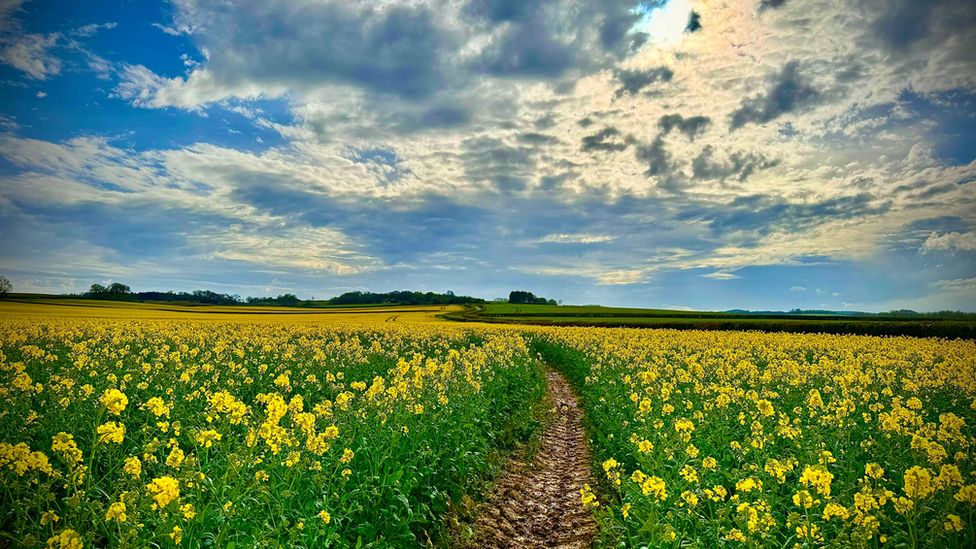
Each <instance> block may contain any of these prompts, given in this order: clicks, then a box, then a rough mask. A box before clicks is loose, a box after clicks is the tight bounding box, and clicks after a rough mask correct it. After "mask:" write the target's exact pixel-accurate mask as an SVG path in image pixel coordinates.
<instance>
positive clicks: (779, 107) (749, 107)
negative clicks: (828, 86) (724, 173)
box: [730, 61, 820, 130]
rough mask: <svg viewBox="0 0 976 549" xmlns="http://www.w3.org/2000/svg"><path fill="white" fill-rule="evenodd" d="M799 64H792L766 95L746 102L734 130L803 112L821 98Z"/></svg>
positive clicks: (735, 117) (737, 113) (734, 119)
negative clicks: (791, 113) (798, 111)
mask: <svg viewBox="0 0 976 549" xmlns="http://www.w3.org/2000/svg"><path fill="white" fill-rule="evenodd" d="M798 69H799V65H798V63H797V62H796V61H791V62H789V63H787V64H786V65H784V66H783V70H782V71H780V72H779V74H777V75H775V77H773V78H772V79H771V81H770V86H769V89H768V90H766V92H765V93H764V94H761V95H757V96H755V97H752V98H749V99H746V100H744V101H743V102H742V105H740V106H739V108H738V109H736V110H735V111H734V112H733V113H732V116H731V120H730V127H731V129H732V130H736V129H738V128H741V127H742V126H745V125H746V124H748V123H750V122H754V123H756V124H765V123H766V122H769V121H771V120H774V119H776V118H779V117H780V116H782V115H784V114H788V113H790V112H793V111H797V110H800V109H802V108H804V107H806V106H808V105H810V104H812V103H815V102H816V101H817V100H818V99H819V98H820V92H818V91H817V90H816V89H814V88H813V87H812V86H811V85H810V84H808V83H807V82H806V80H805V79H804V78H803V77H802V75H801V74H800V73H799V70H798Z"/></svg>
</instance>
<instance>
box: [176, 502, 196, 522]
mask: <svg viewBox="0 0 976 549" xmlns="http://www.w3.org/2000/svg"><path fill="white" fill-rule="evenodd" d="M180 512H181V513H183V518H185V519H186V520H191V519H192V518H193V517H195V516H197V510H196V508H195V507H193V504H192V503H187V504H185V505H182V506H180Z"/></svg>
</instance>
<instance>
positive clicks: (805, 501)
mask: <svg viewBox="0 0 976 549" xmlns="http://www.w3.org/2000/svg"><path fill="white" fill-rule="evenodd" d="M818 503H820V502H819V501H817V500H814V499H813V496H812V495H810V492H808V491H807V490H800V491H799V492H797V493H795V494H793V504H794V505H796V506H798V507H803V508H804V509H809V508H811V507H813V506H814V505H816V504H818Z"/></svg>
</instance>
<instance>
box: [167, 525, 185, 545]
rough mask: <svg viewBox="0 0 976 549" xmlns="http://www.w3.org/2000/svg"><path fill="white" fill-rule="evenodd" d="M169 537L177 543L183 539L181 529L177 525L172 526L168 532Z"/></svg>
mask: <svg viewBox="0 0 976 549" xmlns="http://www.w3.org/2000/svg"><path fill="white" fill-rule="evenodd" d="M169 537H170V538H172V539H173V543H175V544H176V545H179V544H180V543H181V542H182V541H183V529H182V528H180V527H179V526H174V527H173V531H172V532H170V533H169Z"/></svg>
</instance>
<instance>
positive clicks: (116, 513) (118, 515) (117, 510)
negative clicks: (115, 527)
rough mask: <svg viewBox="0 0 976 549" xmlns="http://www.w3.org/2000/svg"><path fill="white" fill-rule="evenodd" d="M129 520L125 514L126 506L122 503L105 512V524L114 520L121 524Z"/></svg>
mask: <svg viewBox="0 0 976 549" xmlns="http://www.w3.org/2000/svg"><path fill="white" fill-rule="evenodd" d="M127 518H128V517H126V514H125V504H124V503H122V502H121V501H117V502H115V503H113V504H112V505H109V506H108V511H106V512H105V522H110V521H113V520H114V521H115V522H119V523H121V522H125V521H126V519H127Z"/></svg>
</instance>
